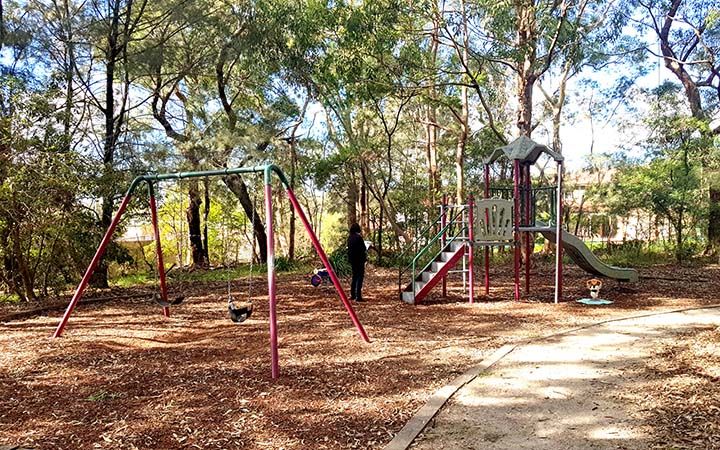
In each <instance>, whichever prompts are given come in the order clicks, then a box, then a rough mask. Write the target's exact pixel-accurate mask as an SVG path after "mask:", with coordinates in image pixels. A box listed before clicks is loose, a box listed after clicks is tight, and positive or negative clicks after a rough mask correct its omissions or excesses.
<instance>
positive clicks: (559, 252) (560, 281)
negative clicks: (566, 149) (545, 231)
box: [555, 161, 563, 303]
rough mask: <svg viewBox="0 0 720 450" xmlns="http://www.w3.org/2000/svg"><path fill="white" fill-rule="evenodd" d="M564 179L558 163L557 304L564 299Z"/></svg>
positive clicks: (560, 164)
mask: <svg viewBox="0 0 720 450" xmlns="http://www.w3.org/2000/svg"><path fill="white" fill-rule="evenodd" d="M562 178H563V163H562V161H558V163H557V199H556V200H555V204H556V208H557V211H556V214H557V217H556V218H555V303H558V302H559V301H560V299H561V298H562V288H563V286H562V285H563V263H562V258H563V247H562V232H563V231H562V214H563V206H562V181H563V180H562Z"/></svg>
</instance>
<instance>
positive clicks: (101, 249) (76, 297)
mask: <svg viewBox="0 0 720 450" xmlns="http://www.w3.org/2000/svg"><path fill="white" fill-rule="evenodd" d="M134 187H135V184H134V183H133V185H131V186H130V189H129V190H128V192H127V194H125V197H124V198H123V199H122V202H121V203H120V208H118V212H117V213H115V217H114V218H113V220H112V222H110V226H109V227H108V229H107V231H106V232H105V236H103V238H102V241H100V246H98V249H97V250H96V251H95V256H93V259H92V261H90V265H89V266H88V268H87V270H85V275H83V277H82V280H81V281H80V284H79V285H78V287H77V288H75V293H74V294H73V297H72V300H70V304H69V305H68V307H67V309H66V310H65V314H63V318H62V320H61V321H60V323H59V324H58V326H57V328H56V329H55V333H53V337H54V338H58V337H60V336H62V332H63V330H64V329H65V325H67V322H68V320H70V315H72V312H73V310H74V309H75V306H77V304H78V302H79V301H80V299H81V298H82V295H83V292H85V288H87V285H88V283H89V282H90V277H92V274H93V273H94V272H95V269H97V266H98V264H100V260H101V259H102V256H103V254H104V253H105V249H106V248H107V246H108V244H109V243H110V239H111V238H112V235H113V233H114V232H115V228H117V224H118V222H120V218H121V217H122V215H123V213H124V212H125V209H126V208H127V205H128V202H130V197H131V196H132V191H133V189H134Z"/></svg>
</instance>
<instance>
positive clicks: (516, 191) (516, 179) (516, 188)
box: [513, 159, 520, 300]
mask: <svg viewBox="0 0 720 450" xmlns="http://www.w3.org/2000/svg"><path fill="white" fill-rule="evenodd" d="M513 206H514V208H513V209H514V211H513V216H514V217H513V221H514V222H515V223H514V224H513V230H514V233H513V234H514V236H513V241H514V242H513V244H514V245H513V249H514V250H515V261H514V266H515V267H514V269H515V300H520V160H519V159H515V160H513Z"/></svg>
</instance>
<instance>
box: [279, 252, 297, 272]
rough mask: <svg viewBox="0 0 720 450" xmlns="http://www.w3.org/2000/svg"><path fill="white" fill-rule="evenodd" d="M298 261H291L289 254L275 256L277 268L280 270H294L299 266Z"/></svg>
mask: <svg viewBox="0 0 720 450" xmlns="http://www.w3.org/2000/svg"><path fill="white" fill-rule="evenodd" d="M298 266H299V265H298V263H297V261H290V259H289V258H288V257H287V256H278V257H276V258H275V270H277V271H278V272H292V271H293V270H295V269H297V268H298Z"/></svg>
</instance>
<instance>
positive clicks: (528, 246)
mask: <svg viewBox="0 0 720 450" xmlns="http://www.w3.org/2000/svg"><path fill="white" fill-rule="evenodd" d="M530 202H532V180H530V164H527V165H526V166H525V226H529V225H530V208H531V207H532V206H531V205H530ZM531 237H532V233H530V232H529V231H526V232H525V294H526V295H527V294H529V293H530V261H531V258H532V251H533V248H532V242H531Z"/></svg>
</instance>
